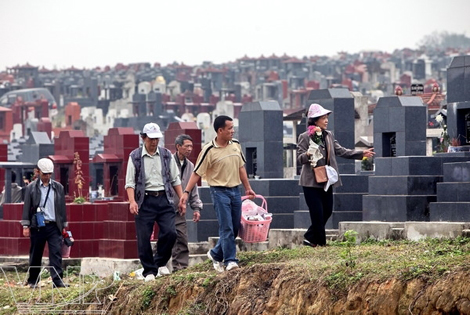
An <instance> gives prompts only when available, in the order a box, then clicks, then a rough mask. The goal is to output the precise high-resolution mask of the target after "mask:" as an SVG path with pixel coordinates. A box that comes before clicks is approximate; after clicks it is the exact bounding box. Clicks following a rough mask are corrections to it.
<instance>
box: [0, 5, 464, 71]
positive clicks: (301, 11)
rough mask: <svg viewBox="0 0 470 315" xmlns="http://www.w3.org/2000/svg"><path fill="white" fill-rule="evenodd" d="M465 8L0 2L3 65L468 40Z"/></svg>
mask: <svg viewBox="0 0 470 315" xmlns="http://www.w3.org/2000/svg"><path fill="white" fill-rule="evenodd" d="M469 14H470V0H445V1H444V0H441V1H438V0H406V1H405V0H394V1H389V0H383V1H382V0H358V1H353V0H336V1H335V0H333V1H330V0H322V1H316V0H290V1H278V0H270V1H259V0H237V1H224V0H172V1H165V0H148V1H142V0H132V1H127V0H126V1H124V0H92V1H91V0H80V1H69V0H0V27H1V31H0V70H6V67H12V66H15V65H18V64H20V65H23V64H25V63H26V62H29V63H30V64H32V65H34V66H45V67H47V68H54V67H56V68H58V69H61V68H66V67H70V66H75V67H78V68H82V67H87V68H91V67H96V66H100V67H103V66H106V65H110V66H114V65H115V64H116V63H119V62H122V63H124V64H127V63H133V62H150V63H154V62H160V63H161V64H162V65H166V64H168V63H171V62H174V61H176V62H184V63H185V64H189V65H197V64H200V63H202V62H203V61H212V62H215V63H221V62H226V61H234V60H236V59H237V58H240V57H243V56H244V55H245V54H246V55H248V56H249V57H259V56H261V55H262V54H263V55H264V56H270V55H272V54H273V53H274V54H276V55H282V54H284V53H287V54H288V55H292V56H296V57H299V58H301V57H303V56H312V55H327V56H333V55H335V54H336V53H337V52H338V51H347V52H350V53H356V52H359V51H361V50H371V49H374V50H382V51H386V52H393V50H394V49H397V48H398V49H399V48H405V47H408V48H417V43H418V42H419V41H420V40H421V39H422V38H423V37H424V36H425V35H429V34H431V33H433V32H434V31H437V32H441V31H447V32H450V33H457V34H465V35H466V36H467V37H470V18H469Z"/></svg>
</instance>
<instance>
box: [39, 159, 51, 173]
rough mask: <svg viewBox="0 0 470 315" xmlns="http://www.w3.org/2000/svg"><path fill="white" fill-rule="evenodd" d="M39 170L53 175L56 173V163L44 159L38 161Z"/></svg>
mask: <svg viewBox="0 0 470 315" xmlns="http://www.w3.org/2000/svg"><path fill="white" fill-rule="evenodd" d="M38 168H39V169H40V170H41V172H43V173H46V174H48V173H52V172H54V163H52V161H51V160H50V159H47V158H43V159H40V160H39V161H38Z"/></svg>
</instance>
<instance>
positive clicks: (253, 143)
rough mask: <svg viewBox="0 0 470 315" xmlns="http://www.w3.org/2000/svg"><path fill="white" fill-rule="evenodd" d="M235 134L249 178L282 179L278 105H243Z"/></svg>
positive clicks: (259, 103)
mask: <svg viewBox="0 0 470 315" xmlns="http://www.w3.org/2000/svg"><path fill="white" fill-rule="evenodd" d="M238 133H239V140H240V143H241V146H242V149H243V152H244V154H245V157H246V171H247V174H248V176H249V177H250V178H255V176H256V178H258V176H259V177H260V178H282V177H284V172H283V144H282V140H283V122H282V110H281V108H280V106H279V103H278V102H276V101H269V102H252V103H247V104H245V105H243V107H242V110H241V112H240V115H239V125H238Z"/></svg>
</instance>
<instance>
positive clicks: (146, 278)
mask: <svg viewBox="0 0 470 315" xmlns="http://www.w3.org/2000/svg"><path fill="white" fill-rule="evenodd" d="M153 280H155V275H154V274H149V275H146V276H145V279H144V281H145V282H149V281H153Z"/></svg>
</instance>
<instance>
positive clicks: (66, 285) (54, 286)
mask: <svg viewBox="0 0 470 315" xmlns="http://www.w3.org/2000/svg"><path fill="white" fill-rule="evenodd" d="M52 287H53V288H68V287H70V285H68V284H65V283H62V282H61V283H52Z"/></svg>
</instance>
